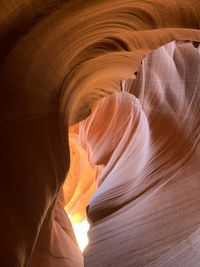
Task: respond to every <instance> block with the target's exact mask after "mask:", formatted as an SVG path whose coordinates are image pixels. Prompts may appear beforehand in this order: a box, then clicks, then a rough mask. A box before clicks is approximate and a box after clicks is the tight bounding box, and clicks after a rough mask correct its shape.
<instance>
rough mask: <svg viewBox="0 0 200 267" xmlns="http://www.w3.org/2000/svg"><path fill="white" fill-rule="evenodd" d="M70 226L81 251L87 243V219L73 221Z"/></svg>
mask: <svg viewBox="0 0 200 267" xmlns="http://www.w3.org/2000/svg"><path fill="white" fill-rule="evenodd" d="M72 226H73V229H74V233H75V236H76V240H77V242H78V245H79V247H80V250H81V251H83V250H84V249H85V247H86V246H87V244H88V236H87V232H88V230H89V227H90V225H89V223H88V221H87V220H84V221H82V222H80V223H73V224H72Z"/></svg>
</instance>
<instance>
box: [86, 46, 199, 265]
mask: <svg viewBox="0 0 200 267" xmlns="http://www.w3.org/2000/svg"><path fill="white" fill-rule="evenodd" d="M199 63H200V48H199V47H197V48H196V47H194V46H193V44H192V43H190V42H189V43H188V42H187V43H185V42H172V43H169V44H168V45H165V46H163V47H161V48H159V49H157V50H155V51H154V52H153V53H152V54H149V55H148V56H147V57H146V58H145V59H144V60H143V62H142V65H141V67H140V69H139V72H138V75H137V78H136V79H135V80H129V81H125V82H124V83H123V84H124V86H123V90H125V91H128V92H129V93H131V94H133V95H134V96H132V95H131V94H130V95H129V94H127V93H125V92H123V93H121V97H122V98H123V96H127V97H129V98H130V99H131V98H134V99H135V98H136V97H137V102H138V103H140V104H139V106H140V112H141V113H143V114H144V118H145V120H141V121H140V122H141V128H140V127H138V140H137V136H136V133H137V132H135V133H134V134H133V135H132V136H130V137H131V138H132V139H131V140H132V142H131V140H129V141H128V145H127V146H126V143H125V142H123V141H122V140H123V138H124V136H125V137H127V136H126V134H127V130H128V127H124V129H125V130H124V131H122V133H123V134H122V137H121V139H120V141H122V143H123V144H124V145H125V146H124V147H125V148H124V149H123V153H121V151H120V149H119V150H118V147H119V146H118V139H117V138H116V139H115V134H116V135H117V136H118V134H117V132H118V129H120V126H121V125H122V127H123V125H124V121H125V120H126V118H127V114H126V110H127V109H128V101H127V100H126V101H125V102H124V105H122V106H121V107H118V108H119V109H120V108H121V112H120V114H122V113H123V112H124V114H126V116H124V117H123V116H122V115H121V117H120V116H117V118H118V119H119V120H117V123H118V127H117V129H116V125H115V123H113V122H112V124H111V125H110V127H109V132H110V133H112V135H106V134H105V135H101V132H104V130H105V131H107V130H108V127H107V125H106V124H105V129H103V127H104V124H102V122H101V120H100V119H99V117H100V118H101V117H104V118H105V119H104V120H105V121H107V117H108V115H105V114H106V113H107V114H110V113H111V114H112V112H113V107H112V105H109V104H108V107H109V108H110V113H109V112H108V110H107V112H106V111H105V114H103V112H104V110H101V115H100V116H99V114H100V112H99V113H97V114H98V119H97V116H96V118H95V117H94V118H93V120H94V121H91V122H90V123H88V125H91V128H92V127H96V131H97V133H95V134H91V137H90V139H91V140H92V141H91V144H92V145H91V147H90V150H91V151H92V152H93V151H96V146H98V144H99V143H100V144H101V146H102V147H103V146H104V144H105V148H104V149H105V150H106V145H107V149H108V150H109V148H110V146H108V144H107V142H108V143H109V142H111V140H112V143H114V141H113V140H116V141H117V142H116V143H117V145H116V149H115V150H114V153H113V154H112V156H111V157H110V158H109V159H108V162H107V164H106V166H105V168H104V170H103V172H102V174H101V175H100V177H101V176H103V174H104V173H105V174H106V175H105V176H103V179H105V180H104V181H103V183H102V185H101V186H100V188H99V189H98V190H97V191H96V193H95V194H94V195H93V197H92V198H91V200H90V202H89V207H88V216H89V218H91V220H92V222H93V224H92V225H91V228H90V230H89V245H88V247H87V249H86V251H85V253H84V256H85V266H94V264H95V266H126V267H129V266H130V267H131V266H154V267H160V266H165V267H170V266H186V267H188V266H191V265H192V266H198V265H199V263H200V258H199V252H200V251H199V219H200V217H199V212H198V209H199V203H200V197H199V189H200V182H199V174H200V162H199V140H200V135H199V127H200V121H199V118H200V101H199V100H200V93H199V89H200V81H199V75H200V67H199V66H200V65H199ZM115 96H116V98H120V94H119V95H117V94H116V95H115ZM112 97H113V98H114V95H113V96H112ZM103 101H106V99H104V100H102V102H103ZM111 102H112V101H111ZM108 103H109V101H108ZM119 106H120V105H119ZM109 108H108V109H109ZM105 110H106V109H105ZM113 113H114V112H113ZM132 113H133V114H134V116H135V117H137V112H136V111H135V106H134V107H133V106H132ZM110 116H112V115H110ZM129 116H130V117H131V112H129ZM87 120H89V118H88V119H87ZM87 120H86V122H87ZM127 120H128V119H127ZM128 121H129V122H130V123H131V120H128ZM84 123H85V122H82V124H84ZM86 125H87V124H86ZM133 125H134V124H133ZM133 125H132V129H135V128H136V127H134V126H133ZM138 125H139V124H137V126H138ZM112 127H113V128H112ZM88 128H89V127H88ZM88 128H87V127H85V132H86V133H87V136H89V134H90V131H89V130H88ZM142 130H143V131H142ZM83 131H84V127H83ZM91 132H92V129H91ZM93 132H95V131H94V130H93ZM148 132H149V134H148V135H147V133H148ZM194 136H195V139H194ZM139 140H140V142H139ZM134 142H135V143H136V144H137V146H138V147H137V149H136V148H135V146H134ZM89 144H90V143H89ZM97 150H98V149H97ZM111 150H112V151H113V148H112V147H111ZM101 151H103V149H101ZM106 151H107V150H106ZM98 152H99V151H98ZM98 152H95V154H96V155H98ZM138 152H139V153H138ZM117 153H119V154H120V156H119V155H118V157H117V156H116V157H113V155H114V154H117ZM140 153H141V155H140ZM100 154H101V152H100ZM128 155H129V156H128ZM116 158H117V160H116ZM137 159H138V161H137ZM136 162H138V163H139V166H140V168H139V172H137V163H136ZM120 163H122V165H120ZM110 166H112V167H111V168H110ZM107 168H108V172H107ZM125 170H126V171H125ZM113 174H114V175H113ZM118 205H119V206H118ZM116 243H117V246H115V245H113V244H116Z"/></svg>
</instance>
